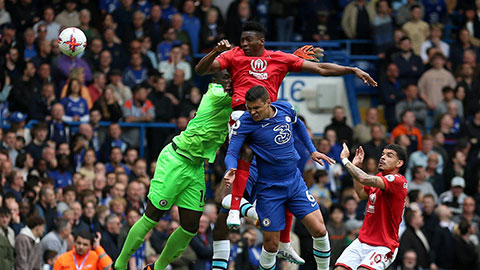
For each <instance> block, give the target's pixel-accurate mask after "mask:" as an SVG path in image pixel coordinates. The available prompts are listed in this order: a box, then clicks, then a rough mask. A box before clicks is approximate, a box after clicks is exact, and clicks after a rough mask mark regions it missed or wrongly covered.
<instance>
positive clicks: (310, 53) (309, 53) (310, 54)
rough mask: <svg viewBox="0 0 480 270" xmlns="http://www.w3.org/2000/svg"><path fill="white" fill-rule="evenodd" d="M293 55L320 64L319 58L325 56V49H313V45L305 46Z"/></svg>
mask: <svg viewBox="0 0 480 270" xmlns="http://www.w3.org/2000/svg"><path fill="white" fill-rule="evenodd" d="M293 54H294V55H296V56H298V57H300V58H302V59H305V60H309V61H314V62H319V61H320V60H319V59H318V58H319V57H322V56H323V49H322V48H318V47H313V45H305V46H303V47H301V48H298V49H297V50H296V51H295V52H294V53H293Z"/></svg>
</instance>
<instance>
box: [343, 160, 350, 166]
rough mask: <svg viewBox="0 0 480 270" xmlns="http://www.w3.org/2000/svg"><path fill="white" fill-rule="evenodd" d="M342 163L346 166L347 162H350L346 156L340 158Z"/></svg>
mask: <svg viewBox="0 0 480 270" xmlns="http://www.w3.org/2000/svg"><path fill="white" fill-rule="evenodd" d="M342 163H343V166H347V164H348V163H350V160H348V158H342Z"/></svg>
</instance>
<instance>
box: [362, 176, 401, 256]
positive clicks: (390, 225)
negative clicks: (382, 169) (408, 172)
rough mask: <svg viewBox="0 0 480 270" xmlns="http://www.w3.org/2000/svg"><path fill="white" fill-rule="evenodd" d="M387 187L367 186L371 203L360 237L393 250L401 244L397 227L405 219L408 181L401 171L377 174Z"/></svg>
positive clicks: (369, 203) (363, 241)
mask: <svg viewBox="0 0 480 270" xmlns="http://www.w3.org/2000/svg"><path fill="white" fill-rule="evenodd" d="M377 176H378V177H380V178H382V180H383V183H385V189H384V190H381V189H379V188H376V187H368V186H365V187H364V190H365V192H366V193H367V194H368V204H367V209H366V214H365V219H364V221H363V225H362V228H361V229H360V234H359V236H358V240H360V242H362V243H366V244H369V245H371V246H384V247H388V248H389V249H390V250H392V252H393V251H394V250H395V249H396V248H397V247H398V246H399V243H398V228H399V226H400V223H401V222H402V216H403V210H404V208H405V199H406V198H407V192H408V189H407V188H408V184H407V180H405V177H404V176H403V175H401V174H389V175H383V174H382V173H379V174H377Z"/></svg>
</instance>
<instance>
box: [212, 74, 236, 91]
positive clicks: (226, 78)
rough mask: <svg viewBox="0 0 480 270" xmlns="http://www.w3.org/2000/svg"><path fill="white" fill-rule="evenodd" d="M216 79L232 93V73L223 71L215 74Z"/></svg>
mask: <svg viewBox="0 0 480 270" xmlns="http://www.w3.org/2000/svg"><path fill="white" fill-rule="evenodd" d="M214 81H215V82H216V83H218V84H221V85H222V86H223V89H225V92H227V93H229V94H230V95H231V94H232V93H231V91H232V84H231V83H232V78H231V77H230V74H229V73H228V72H226V71H221V72H219V73H217V74H215V77H214Z"/></svg>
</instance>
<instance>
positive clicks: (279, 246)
mask: <svg viewBox="0 0 480 270" xmlns="http://www.w3.org/2000/svg"><path fill="white" fill-rule="evenodd" d="M289 247H290V242H288V243H283V242H282V241H280V242H278V249H288V248H289Z"/></svg>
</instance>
